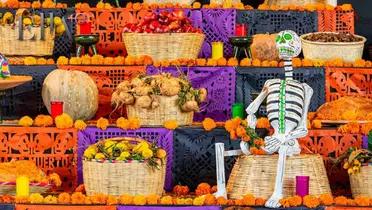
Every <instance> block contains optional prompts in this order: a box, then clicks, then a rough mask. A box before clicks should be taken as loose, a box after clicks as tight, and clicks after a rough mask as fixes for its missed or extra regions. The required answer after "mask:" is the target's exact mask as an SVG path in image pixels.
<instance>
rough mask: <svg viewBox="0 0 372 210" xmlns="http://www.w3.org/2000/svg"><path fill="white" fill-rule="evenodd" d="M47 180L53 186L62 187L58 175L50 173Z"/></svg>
mask: <svg viewBox="0 0 372 210" xmlns="http://www.w3.org/2000/svg"><path fill="white" fill-rule="evenodd" d="M48 179H49V180H50V182H51V183H53V184H55V185H56V186H57V187H59V186H61V185H62V181H61V178H60V177H59V175H58V174H56V173H52V174H50V175H49V176H48Z"/></svg>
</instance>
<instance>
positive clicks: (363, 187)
mask: <svg viewBox="0 0 372 210" xmlns="http://www.w3.org/2000/svg"><path fill="white" fill-rule="evenodd" d="M349 177H350V186H351V193H352V194H353V197H354V198H356V197H357V196H358V195H365V196H368V197H371V196H372V166H362V167H361V168H360V173H357V174H350V175H349Z"/></svg>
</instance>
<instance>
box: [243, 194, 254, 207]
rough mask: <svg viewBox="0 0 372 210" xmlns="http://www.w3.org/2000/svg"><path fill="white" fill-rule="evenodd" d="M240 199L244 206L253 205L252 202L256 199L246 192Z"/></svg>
mask: <svg viewBox="0 0 372 210" xmlns="http://www.w3.org/2000/svg"><path fill="white" fill-rule="evenodd" d="M242 200H243V205H244V206H254V204H255V203H256V199H255V198H254V196H253V195H252V194H247V195H245V196H243V198H242Z"/></svg>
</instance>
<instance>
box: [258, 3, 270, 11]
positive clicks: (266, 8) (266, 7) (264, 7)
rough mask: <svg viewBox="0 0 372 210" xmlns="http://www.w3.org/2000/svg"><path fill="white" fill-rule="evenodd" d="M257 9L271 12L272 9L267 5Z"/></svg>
mask: <svg viewBox="0 0 372 210" xmlns="http://www.w3.org/2000/svg"><path fill="white" fill-rule="evenodd" d="M257 9H258V10H269V9H270V7H269V6H268V5H267V4H260V5H259V6H258V8H257Z"/></svg>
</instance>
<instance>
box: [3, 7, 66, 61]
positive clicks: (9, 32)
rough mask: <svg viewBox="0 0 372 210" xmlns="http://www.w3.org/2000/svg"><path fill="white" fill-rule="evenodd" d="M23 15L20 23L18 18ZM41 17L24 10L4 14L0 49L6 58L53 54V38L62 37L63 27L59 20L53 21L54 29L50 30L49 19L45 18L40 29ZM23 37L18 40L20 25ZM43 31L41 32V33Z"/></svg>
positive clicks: (57, 18)
mask: <svg viewBox="0 0 372 210" xmlns="http://www.w3.org/2000/svg"><path fill="white" fill-rule="evenodd" d="M22 15H23V19H22V23H20V22H19V17H21V16H22ZM41 21H42V20H41V17H40V16H39V15H31V14H30V13H29V12H28V10H26V9H19V10H18V11H17V12H16V14H15V15H13V14H12V13H11V12H6V13H5V14H4V16H3V17H2V24H1V25H0V36H1V41H0V49H1V53H2V54H4V55H6V56H50V55H52V54H53V49H54V37H55V36H56V35H57V36H58V35H62V34H63V32H64V31H65V26H64V25H63V23H62V20H61V18H59V17H55V18H54V19H53V22H54V26H55V28H53V29H51V28H50V25H51V20H50V18H45V20H44V24H43V27H42V24H41ZM21 24H22V27H21V28H22V30H23V35H22V37H21V38H22V39H20V33H19V30H20V25H21ZM42 31H43V32H42ZM42 34H43V36H44V37H42Z"/></svg>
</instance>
